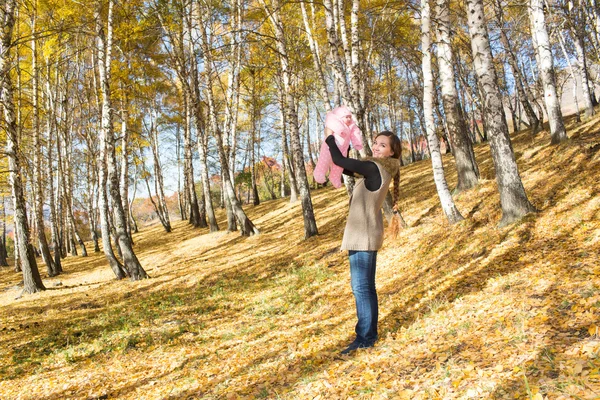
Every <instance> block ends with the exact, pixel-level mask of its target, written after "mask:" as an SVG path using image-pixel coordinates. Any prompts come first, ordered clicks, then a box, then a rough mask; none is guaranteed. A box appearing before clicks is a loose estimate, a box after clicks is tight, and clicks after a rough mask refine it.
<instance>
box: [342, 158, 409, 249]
mask: <svg viewBox="0 0 600 400" xmlns="http://www.w3.org/2000/svg"><path fill="white" fill-rule="evenodd" d="M367 160H368V161H373V162H374V163H375V165H377V167H378V168H379V173H380V174H381V186H380V187H379V189H378V190H376V191H374V192H371V191H370V190H369V189H367V188H366V187H365V180H364V178H361V179H358V180H357V181H356V185H355V186H354V191H353V193H352V196H351V197H350V211H349V213H348V220H347V221H346V229H345V230H344V238H343V239H342V246H341V248H340V249H341V250H357V251H376V250H379V249H380V248H381V245H382V244H383V216H382V214H381V207H382V206H383V202H384V200H385V195H386V194H387V192H388V188H389V186H390V182H391V181H392V177H393V176H394V175H395V174H396V173H397V172H398V169H399V168H400V162H399V160H397V159H394V158H385V159H382V158H368V159H367Z"/></svg>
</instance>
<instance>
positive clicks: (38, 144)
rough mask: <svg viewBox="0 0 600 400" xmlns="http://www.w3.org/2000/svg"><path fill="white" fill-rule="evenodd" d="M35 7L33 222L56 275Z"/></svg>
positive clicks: (41, 247) (32, 41) (32, 27)
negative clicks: (47, 215) (47, 208)
mask: <svg viewBox="0 0 600 400" xmlns="http://www.w3.org/2000/svg"><path fill="white" fill-rule="evenodd" d="M36 20H37V7H36V5H35V4H34V9H33V16H32V21H31V30H32V32H33V39H32V40H31V53H32V54H31V72H32V78H31V79H32V93H31V98H32V102H31V103H32V104H31V106H32V108H33V176H32V181H33V182H32V184H33V197H34V218H33V219H34V222H35V226H36V231H37V239H38V244H39V248H40V252H41V253H42V259H43V260H44V263H45V264H46V267H47V269H48V275H49V276H56V275H58V271H57V269H56V267H55V265H54V260H53V259H52V254H51V253H50V247H49V246H48V240H47V238H46V232H45V226H44V215H43V211H44V210H43V208H44V187H43V185H42V175H43V173H42V172H43V169H44V168H43V165H42V137H41V135H42V133H41V127H40V101H39V81H40V79H39V70H38V38H37V33H36Z"/></svg>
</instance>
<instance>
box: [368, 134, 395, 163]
mask: <svg viewBox="0 0 600 400" xmlns="http://www.w3.org/2000/svg"><path fill="white" fill-rule="evenodd" d="M371 150H372V151H373V157H376V158H383V157H391V156H393V155H394V150H392V143H391V138H389V137H388V136H385V135H379V136H377V137H376V138H375V141H374V142H373V146H372V148H371Z"/></svg>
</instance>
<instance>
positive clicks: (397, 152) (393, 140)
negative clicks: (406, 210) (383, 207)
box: [375, 131, 402, 211]
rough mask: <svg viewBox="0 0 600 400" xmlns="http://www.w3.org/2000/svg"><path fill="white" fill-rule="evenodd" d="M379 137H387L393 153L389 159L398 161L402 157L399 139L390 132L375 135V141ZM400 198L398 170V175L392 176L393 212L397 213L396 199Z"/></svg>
mask: <svg viewBox="0 0 600 400" xmlns="http://www.w3.org/2000/svg"><path fill="white" fill-rule="evenodd" d="M379 136H387V137H388V138H389V139H390V147H391V148H392V151H393V152H394V153H393V154H392V155H391V157H392V158H395V159H400V157H402V142H401V141H400V138H399V137H398V136H396V134H395V133H394V132H390V131H382V132H379V133H378V134H377V135H375V139H377V138H378V137H379ZM399 197H400V170H398V173H397V174H396V175H394V191H393V192H392V199H393V206H394V211H397V207H396V203H397V202H398V198H399Z"/></svg>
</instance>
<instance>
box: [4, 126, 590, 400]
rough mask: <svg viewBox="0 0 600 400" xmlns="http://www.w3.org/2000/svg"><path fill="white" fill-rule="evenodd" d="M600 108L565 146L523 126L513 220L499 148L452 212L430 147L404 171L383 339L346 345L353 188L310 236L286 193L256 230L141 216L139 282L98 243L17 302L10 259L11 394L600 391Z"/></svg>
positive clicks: (332, 204) (7, 333)
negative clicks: (168, 224) (501, 224)
mask: <svg viewBox="0 0 600 400" xmlns="http://www.w3.org/2000/svg"><path fill="white" fill-rule="evenodd" d="M599 121H600V119H599V118H596V119H595V120H593V121H591V122H589V123H587V124H583V125H578V126H571V127H570V132H569V134H570V137H571V140H570V141H569V142H568V143H565V144H562V145H560V146H550V145H549V137H548V135H547V134H544V135H541V134H540V135H538V137H537V138H535V140H532V139H531V137H530V136H528V134H527V133H521V134H519V135H517V136H516V137H515V138H514V142H513V144H514V146H515V150H516V154H517V157H518V162H519V167H520V171H521V175H522V178H523V182H524V184H525V187H526V190H527V192H528V194H529V196H530V199H531V201H532V202H533V203H534V205H535V206H536V207H537V208H538V209H539V210H540V212H539V213H538V214H536V215H531V216H528V217H526V218H525V219H524V220H523V221H521V222H519V223H516V224H513V225H511V226H509V227H506V228H503V229H498V228H497V227H496V224H497V222H498V221H499V219H500V211H499V207H498V201H499V200H498V195H497V192H496V185H495V181H494V180H493V176H494V175H493V167H492V165H491V161H490V157H489V147H488V146H487V145H481V146H478V148H477V149H476V151H477V158H478V161H479V165H480V168H481V170H482V178H483V179H482V182H481V185H480V186H478V187H477V188H475V189H473V190H471V191H469V192H466V193H463V194H460V195H459V196H456V202H457V205H458V208H459V210H460V211H461V212H462V213H463V215H465V216H466V217H467V219H466V220H465V221H463V222H461V223H459V224H457V225H455V226H448V225H447V223H446V222H445V219H444V217H443V216H442V211H441V208H440V207H439V202H438V199H437V195H436V193H435V188H434V185H433V181H432V178H431V166H430V163H429V162H428V161H424V162H419V163H416V164H413V165H410V166H408V167H406V168H403V169H402V194H403V202H402V211H403V215H404V217H405V219H406V221H407V222H408V224H409V225H410V228H408V229H405V230H404V231H403V232H401V234H400V237H399V239H398V240H397V241H396V242H394V243H392V242H390V241H389V240H388V241H386V243H385V245H384V248H383V249H382V250H381V252H380V254H379V257H378V275H377V283H378V290H379V298H380V337H381V339H380V341H379V342H378V343H377V346H376V347H375V348H374V349H369V350H365V351H360V352H358V353H357V354H356V355H354V356H352V357H346V358H343V357H339V356H338V355H337V354H338V352H339V351H340V350H341V349H342V348H343V347H344V346H345V345H346V344H347V343H348V342H349V341H350V340H352V339H353V327H354V323H355V316H354V304H353V299H352V294H351V291H350V288H349V273H348V266H347V259H346V256H345V254H343V253H340V252H338V251H337V249H338V247H339V244H340V241H341V232H342V229H343V224H344V219H345V215H346V205H347V196H346V194H345V192H344V191H343V190H333V189H330V188H327V189H323V190H319V191H316V192H314V193H313V203H314V206H315V212H316V217H317V222H318V225H319V230H320V235H319V236H318V237H315V238H311V239H309V240H303V227H302V219H301V213H300V206H299V205H298V204H294V205H290V204H289V203H288V202H287V201H286V200H277V201H272V202H265V203H263V204H262V205H260V206H258V207H255V208H252V207H249V208H248V212H249V215H250V216H251V218H252V219H253V220H254V222H255V223H256V224H257V226H258V227H259V228H260V229H261V230H262V234H261V235H260V236H257V237H252V238H241V237H239V236H238V235H237V234H226V233H223V232H218V233H212V234H211V233H207V232H206V231H204V230H194V229H191V228H190V227H189V226H187V225H186V224H185V223H183V222H178V223H175V229H174V232H173V233H171V234H165V233H164V232H163V231H162V230H161V229H160V227H158V226H154V227H150V228H147V229H146V230H144V232H141V233H140V234H138V235H136V236H135V240H136V250H137V252H138V255H139V258H140V260H141V262H142V264H143V265H144V266H145V268H146V269H147V271H148V272H149V274H150V275H151V276H152V279H150V280H146V281H143V282H133V283H132V282H128V281H122V282H116V281H114V280H112V273H111V271H110V269H109V268H108V266H107V265H106V262H105V261H104V258H103V256H102V255H98V254H95V255H92V256H90V257H88V258H85V259H84V258H78V257H73V258H71V257H69V258H68V259H66V260H65V265H64V268H65V271H67V272H66V273H65V274H64V275H61V276H59V277H56V278H47V279H44V282H45V284H46V285H47V287H49V288H50V290H47V291H45V292H44V293H40V294H35V295H31V296H25V297H23V298H21V299H18V300H15V297H16V296H17V295H18V289H16V288H15V285H16V284H17V283H18V282H19V280H20V277H19V275H18V274H15V273H13V272H10V271H9V270H8V269H4V270H3V271H2V272H1V273H0V335H1V336H0V337H1V339H0V378H1V379H2V380H1V381H0V393H1V395H0V397H1V398H3V399H4V398H24V399H25V398H27V399H39V398H49V399H62V398H66V397H73V398H94V397H99V396H108V398H113V397H115V398H116V397H118V398H126V399H127V398H130V399H137V398H186V397H189V398H196V397H197V398H236V397H248V398H256V397H259V398H315V397H318V396H319V395H320V396H322V398H327V399H329V398H348V397H350V396H351V397H353V398H394V397H397V398H427V399H429V398H444V399H449V398H529V396H531V398H536V399H540V398H543V396H547V398H550V399H555V398H561V397H562V398H578V397H579V398H585V399H591V398H598V396H600V372H599V368H600V359H599V356H600V339H599V336H598V335H597V334H596V333H597V332H596V331H595V330H594V329H595V327H597V326H598V325H600V318H599V317H600V278H599V273H600V262H599V261H600V255H599V250H598V249H599V248H600V196H598V194H599V192H600V183H599V182H598V171H600V165H599V164H600V152H599V151H598V150H599V147H600V133H599V132H598V126H599V125H600V123H599ZM444 161H445V162H446V163H447V166H446V170H447V171H448V175H449V182H450V185H451V186H452V185H454V182H455V179H456V178H455V173H454V171H453V166H452V165H451V159H450V158H449V157H445V159H444ZM223 225H224V222H223V221H222V222H221V226H223ZM58 282H61V283H62V285H61V286H58Z"/></svg>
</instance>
